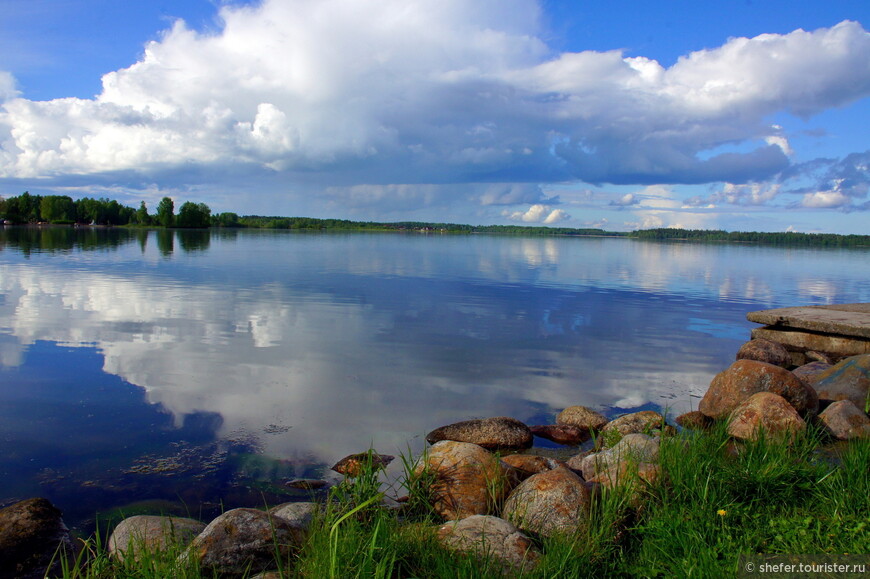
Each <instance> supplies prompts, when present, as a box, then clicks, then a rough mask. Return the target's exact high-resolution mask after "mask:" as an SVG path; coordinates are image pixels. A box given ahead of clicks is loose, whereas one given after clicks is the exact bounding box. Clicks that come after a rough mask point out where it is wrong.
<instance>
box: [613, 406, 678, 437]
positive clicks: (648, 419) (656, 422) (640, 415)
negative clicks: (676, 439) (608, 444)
mask: <svg viewBox="0 0 870 579" xmlns="http://www.w3.org/2000/svg"><path fill="white" fill-rule="evenodd" d="M664 424H665V417H664V416H662V415H661V414H659V413H658V412H655V411H653V410H642V411H641V412H633V413H631V414H625V415H623V416H620V417H619V418H617V419H615V420H611V421H610V422H608V423H607V424H606V425H605V426H604V428H602V429H601V432H602V433H604V434H605V435H606V434H607V433H608V432H614V431H615V432H618V433H619V434H620V435H622V436H625V435H626V434H634V433H642V434H650V433H652V432H653V431H654V430H658V429H661V428H662V427H663V426H664Z"/></svg>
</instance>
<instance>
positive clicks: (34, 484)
mask: <svg viewBox="0 0 870 579" xmlns="http://www.w3.org/2000/svg"><path fill="white" fill-rule="evenodd" d="M868 261H870V252H868V251H865V250H807V249H781V248H770V247H752V246H742V245H700V244H697V245H690V244H680V243H670V244H666V243H654V242H640V241H631V240H627V239H607V238H582V239H572V238H520V237H496V236H452V235H421V234H348V235H339V234H293V233H289V232H257V231H252V232H248V231H239V232H233V231H231V232H221V233H211V234H209V233H207V232H171V231H169V232H167V231H159V232H158V231H151V232H145V231H126V230H125V231H102V230H86V231H74V230H71V229H52V230H47V231H40V230H36V229H18V228H6V229H4V230H0V504H7V503H9V502H11V501H13V500H17V499H21V498H27V497H30V496H37V495H38V496H45V497H47V498H49V499H51V500H52V501H54V502H55V503H56V504H58V505H59V506H60V507H61V508H62V509H63V510H64V511H65V513H66V519H67V521H68V523H70V524H72V525H75V526H78V527H79V528H87V527H88V525H89V524H91V523H90V521H91V520H92V518H93V515H94V512H95V511H97V510H102V511H108V510H111V509H115V508H123V509H124V510H125V512H128V513H129V512H134V511H135V510H136V509H137V508H142V509H145V510H149V511H151V512H153V511H154V509H155V508H160V509H163V510H166V511H172V512H189V513H191V514H193V515H200V514H201V515H203V516H206V515H208V514H210V513H211V512H213V511H215V510H217V509H220V508H221V505H223V507H224V508H229V507H232V506H240V505H246V506H251V505H253V504H262V502H263V501H264V500H267V501H270V502H272V501H277V500H292V499H302V498H304V497H306V496H307V495H305V494H304V493H297V494H295V495H294V494H293V492H294V491H287V490H285V488H284V487H283V482H284V481H285V480H286V479H288V478H293V477H297V476H305V477H321V476H328V474H327V473H328V466H330V465H331V464H332V463H334V462H335V461H336V460H338V459H339V458H341V457H342V456H344V455H346V454H349V453H352V452H359V451H362V450H365V449H367V448H369V446H370V445H373V446H374V447H375V448H376V449H377V450H378V451H380V452H386V453H390V454H398V453H402V452H404V453H405V454H408V453H412V452H415V451H418V450H419V449H420V448H422V445H423V442H422V436H423V435H424V434H425V433H426V432H428V431H429V430H430V429H432V428H434V427H437V426H440V425H442V424H446V423H449V422H454V421H457V420H463V419H468V418H473V417H486V416H499V415H505V416H513V417H515V418H518V419H520V420H523V421H525V422H527V423H530V424H532V423H539V424H540V423H551V422H552V420H553V418H554V414H555V413H556V412H558V411H559V410H560V409H562V408H564V407H565V406H569V405H572V404H583V405H587V406H593V407H596V408H598V409H600V410H602V411H604V412H605V413H609V414H611V415H614V414H619V413H621V412H625V411H626V410H629V409H646V408H668V409H670V412H671V413H673V414H677V413H680V412H683V411H685V410H687V409H689V408H690V407H696V406H697V401H698V397H699V396H700V395H702V394H703V392H704V391H705V390H706V387H707V386H708V384H709V382H710V379H711V378H712V377H713V375H714V374H716V373H717V372H719V371H721V370H722V369H723V368H725V367H726V366H727V365H728V364H729V363H730V362H731V361H732V360H733V356H734V353H735V352H736V350H737V348H738V347H739V345H740V344H741V343H742V342H744V341H746V340H747V339H748V336H749V331H750V329H751V327H752V326H753V324H750V323H749V322H747V321H745V315H746V312H748V311H752V310H756V309H763V308H770V307H784V306H790V305H798V304H829V303H844V302H859V301H864V302H867V301H870V267H868Z"/></svg>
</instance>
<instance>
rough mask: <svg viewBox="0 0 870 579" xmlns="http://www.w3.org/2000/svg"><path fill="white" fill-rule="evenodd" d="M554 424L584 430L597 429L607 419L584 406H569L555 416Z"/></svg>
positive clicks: (602, 425) (605, 422) (601, 426)
mask: <svg viewBox="0 0 870 579" xmlns="http://www.w3.org/2000/svg"><path fill="white" fill-rule="evenodd" d="M556 424H567V425H569V426H577V427H578V428H583V429H584V430H599V429H601V428H603V427H604V425H605V424H607V419H606V418H605V417H604V416H602V415H601V414H599V413H598V412H595V411H594V410H592V409H591V408H587V407H586V406H569V407H568V408H566V409H565V410H563V411H562V412H560V413H559V414H558V415H557V416H556Z"/></svg>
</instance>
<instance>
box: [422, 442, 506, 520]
mask: <svg viewBox="0 0 870 579" xmlns="http://www.w3.org/2000/svg"><path fill="white" fill-rule="evenodd" d="M424 470H426V471H428V473H429V475H430V476H432V477H433V478H434V481H433V482H432V485H431V487H430V493H431V496H432V500H433V504H432V507H433V508H434V510H435V512H436V513H438V514H439V515H441V516H442V517H444V519H445V520H460V519H464V518H466V517H470V516H471V515H486V514H489V513H490V512H491V511H492V510H493V508H494V507H495V506H496V505H497V504H499V503H500V502H501V500H502V499H503V498H504V497H505V496H506V495H507V493H508V492H509V491H510V486H511V483H512V481H511V478H510V477H509V476H508V474H509V473H510V472H511V469H510V467H508V466H507V465H506V464H504V463H502V462H501V461H500V460H499V459H498V458H497V457H496V456H495V455H494V454H492V453H491V452H489V451H488V450H486V449H485V448H483V447H481V446H478V445H476V444H471V443H469V442H456V441H453V440H442V441H441V442H436V443H435V444H434V445H432V447H431V448H430V449H429V452H428V453H427V454H426V455H424V456H423V457H421V458H420V460H418V461H417V464H416V465H415V466H414V474H415V475H416V476H420V475H422V474H423V472H424Z"/></svg>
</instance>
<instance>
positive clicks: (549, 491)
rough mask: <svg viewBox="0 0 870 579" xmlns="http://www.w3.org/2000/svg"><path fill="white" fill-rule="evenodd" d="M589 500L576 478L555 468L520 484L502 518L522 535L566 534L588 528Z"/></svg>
mask: <svg viewBox="0 0 870 579" xmlns="http://www.w3.org/2000/svg"><path fill="white" fill-rule="evenodd" d="M591 497H592V493H591V491H590V490H589V488H588V487H587V486H586V484H585V483H584V482H583V480H582V479H581V478H580V477H579V476H577V475H576V474H574V473H573V472H572V471H570V470H568V469H567V468H555V469H553V470H550V471H547V472H542V473H540V474H536V475H534V476H531V477H529V478H527V479H526V480H524V481H523V482H522V483H520V485H519V486H518V487H517V488H515V489H514V490H513V492H512V493H511V494H510V496H509V497H508V499H507V501H505V505H504V511H503V513H504V518H506V519H507V520H509V521H510V522H512V523H513V524H515V525H516V526H517V527H519V528H520V529H522V530H524V531H531V532H534V533H539V534H541V535H545V536H552V535H557V534H570V533H573V532H576V531H578V530H581V529H583V528H585V527H586V525H587V524H588V522H589V507H590V504H591Z"/></svg>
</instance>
